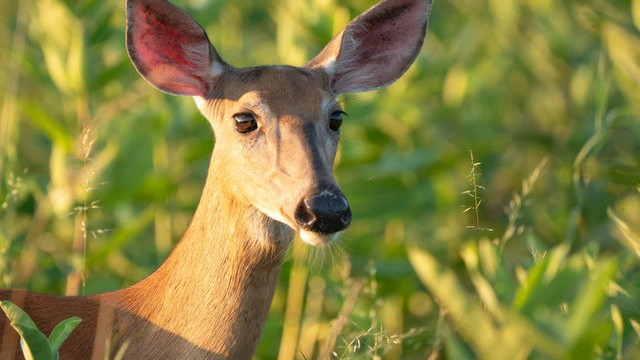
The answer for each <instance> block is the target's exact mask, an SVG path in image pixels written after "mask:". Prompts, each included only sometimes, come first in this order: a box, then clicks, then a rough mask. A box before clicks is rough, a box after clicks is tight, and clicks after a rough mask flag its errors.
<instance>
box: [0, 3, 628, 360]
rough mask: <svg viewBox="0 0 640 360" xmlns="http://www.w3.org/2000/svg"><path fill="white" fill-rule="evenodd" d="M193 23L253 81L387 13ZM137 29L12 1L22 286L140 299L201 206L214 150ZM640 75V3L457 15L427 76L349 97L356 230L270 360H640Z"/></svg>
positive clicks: (6, 159)
mask: <svg viewBox="0 0 640 360" xmlns="http://www.w3.org/2000/svg"><path fill="white" fill-rule="evenodd" d="M176 2H177V4H178V5H180V6H182V7H185V8H187V10H188V11H189V12H190V13H191V14H194V16H195V17H196V19H197V20H198V21H200V22H201V23H202V24H203V25H204V26H205V28H206V29H207V31H208V32H209V34H210V37H211V40H212V41H213V42H214V44H215V45H216V47H217V48H218V50H219V52H220V53H221V55H222V56H223V58H225V60H227V61H229V62H230V63H232V64H234V65H236V66H249V65H254V64H264V63H289V64H293V65H300V64H303V63H304V62H305V61H306V60H307V59H309V58H311V57H312V56H313V55H314V54H315V53H316V52H317V51H319V50H320V49H321V48H322V46H323V45H324V44H325V43H326V42H327V41H328V40H329V39H330V38H331V37H332V35H334V34H335V33H336V32H337V31H339V29H340V28H341V27H342V26H344V25H345V24H346V23H347V21H348V20H349V18H351V17H353V16H355V15H356V14H357V13H359V12H360V11H362V10H364V9H366V8H367V7H368V6H371V5H372V4H373V1H372V0H351V1H340V2H338V1H336V0H305V1H293V0H291V1H288V0H268V1H261V2H256V1H249V0H240V1H217V0H216V1H203V0H191V1H188V0H180V1H178V0H176ZM123 8H124V5H123V2H122V1H120V0H118V1H112V0H108V1H98V0H87V1H82V2H72V1H69V0H20V1H14V2H2V3H0V17H1V18H2V20H3V21H2V24H3V25H2V26H1V27H0V41H1V43H2V44H3V45H4V46H2V47H0V60H1V63H2V64H3V65H2V69H3V70H4V71H0V92H1V93H2V95H3V96H2V103H1V104H0V105H1V110H2V112H1V116H2V118H1V119H0V146H1V150H0V173H1V178H0V204H1V205H2V206H1V208H0V275H1V276H0V282H1V283H2V286H15V287H27V288H30V289H32V290H36V291H42V292H49V293H57V294H63V293H76V292H77V293H85V294H89V293H96V292H100V291H107V290H112V289H116V288H120V287H122V286H125V285H128V284H131V283H132V282H135V281H137V280H139V279H141V278H142V277H144V276H145V275H146V274H148V273H150V272H151V271H153V270H154V269H155V268H156V267H157V266H158V264H159V263H161V262H162V260H163V259H164V258H165V257H166V256H167V254H168V252H169V251H170V249H171V246H172V244H173V243H175V242H176V241H177V240H178V239H179V237H180V235H181V234H182V232H183V231H184V229H185V228H186V226H187V225H188V222H189V220H190V217H191V214H192V212H193V210H194V208H195V206H196V205H197V201H198V199H199V195H200V189H201V187H202V184H203V183H204V175H205V174H206V166H207V165H208V157H209V155H210V151H211V147H212V144H213V141H214V140H213V137H212V135H211V132H210V130H209V129H208V125H207V124H206V121H204V120H203V119H202V118H201V116H200V115H199V114H198V113H197V110H196V109H195V106H193V104H192V101H191V100H190V99H182V98H174V97H170V96H166V95H164V94H161V93H159V92H157V91H155V90H154V89H152V88H151V87H149V86H148V85H147V84H146V83H144V81H143V80H141V79H140V77H139V76H138V75H137V74H136V73H135V71H134V69H133V67H132V66H131V65H130V64H129V61H128V59H127V57H126V53H125V50H124V40H123V38H124V10H123ZM639 74H640V1H638V0H632V1H622V0H616V1H600V0H595V1H591V2H582V1H538V0H536V1H533V0H531V1H516V0H500V1H496V0H486V1H476V2H468V1H460V0H449V1H436V2H435V4H434V8H433V11H432V16H431V22H430V28H429V33H428V36H427V41H426V44H425V47H424V49H423V51H422V54H421V55H420V58H419V59H418V61H417V63H416V64H415V65H414V66H413V67H412V68H411V69H410V70H409V71H408V73H407V74H406V75H405V76H404V77H403V78H402V79H400V80H399V81H398V82H397V83H395V84H394V85H393V86H391V87H389V88H388V89H385V90H381V91H377V92H373V93H367V94H358V95H349V96H346V97H345V98H344V99H343V102H344V106H345V108H346V110H347V112H348V113H349V114H350V116H349V118H348V119H347V120H346V124H345V126H344V127H343V129H344V130H343V139H342V145H341V150H340V154H339V161H338V166H337V176H338V179H339V182H340V183H341V185H342V187H343V189H344V192H345V193H346V195H347V197H348V198H349V200H350V202H351V205H352V210H353V213H354V223H353V224H352V226H351V228H350V230H349V231H348V232H347V233H346V234H345V235H344V236H343V238H342V240H341V244H340V249H336V248H333V249H328V250H325V251H314V252H311V253H307V252H305V251H299V252H298V251H294V252H292V255H291V257H290V259H289V260H288V261H287V262H286V263H285V265H284V269H283V273H282V279H281V282H280V285H279V287H278V289H277V291H276V296H275V299H274V302H273V306H272V311H271V315H270V318H269V321H268V323H267V326H266V329H265V332H264V335H263V338H262V341H261V344H260V347H259V349H258V352H257V354H256V356H255V357H256V359H272V358H276V357H278V355H279V358H280V359H282V360H286V359H292V358H296V359H304V358H306V359H313V358H317V357H318V356H320V355H326V356H328V357H331V358H340V359H352V358H367V359H369V358H376V357H378V358H384V359H413V358H427V357H428V358H431V359H435V358H445V357H448V358H492V359H497V358H510V359H512V358H635V357H638V356H640V354H638V352H640V344H639V342H640V339H639V336H640V335H639V334H640V313H639V308H638V306H637V299H638V298H640V297H639V296H640V283H639V281H640V277H639V275H640V272H639V265H640V262H639V259H638V257H639V256H640V250H639V249H640V220H639V219H640V218H639V217H638V215H637V214H638V213H640V163H639V161H640V160H639V159H640V141H639V140H640V121H639V119H640V103H639V102H638V94H640V75H639ZM469 149H471V150H472V152H473V159H472V160H471V163H470V158H469ZM474 173H475V174H478V173H481V176H477V177H475V178H474V179H475V180H477V182H476V183H475V184H470V183H469V182H468V181H469V180H470V177H469V175H471V174H474ZM477 186H481V187H482V188H479V187H477ZM469 191H473V192H474V193H473V197H472V200H473V201H474V202H473V204H472V206H471V207H472V211H467V212H466V213H463V210H464V208H469V207H470V203H469V199H471V198H470V197H469V195H468V194H469ZM479 228H486V229H492V230H493V231H491V232H488V231H478V229H479ZM296 246H299V245H296ZM310 259H311V260H310ZM320 263H321V264H323V265H322V266H318V264H320Z"/></svg>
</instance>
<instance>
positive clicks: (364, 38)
mask: <svg viewBox="0 0 640 360" xmlns="http://www.w3.org/2000/svg"><path fill="white" fill-rule="evenodd" d="M430 10H431V0H383V1H381V2H380V3H378V4H377V5H375V6H374V7H372V8H371V9H369V10H367V11H366V12H364V13H363V14H361V15H360V16H358V17H356V18H355V19H354V20H352V21H351V22H350V23H349V24H348V25H347V27H346V28H345V29H344V30H342V31H341V32H340V33H339V34H338V35H337V36H336V37H335V38H334V39H333V40H331V42H329V44H327V46H326V47H325V48H324V49H323V50H322V51H321V52H320V53H319V54H318V55H317V56H316V57H315V58H314V59H313V60H311V61H309V62H308V63H307V64H306V65H305V66H307V67H310V68H322V69H324V71H325V72H326V73H327V74H328V75H329V77H330V78H331V87H332V89H333V91H334V92H336V93H337V94H341V93H346V92H361V91H369V90H374V89H377V88H381V87H384V86H387V85H389V84H391V83H392V82H394V81H395V80H397V79H398V78H399V77H400V76H402V74H404V73H405V72H406V71H407V69H408V68H409V66H411V64H412V63H413V61H414V60H415V59H416V57H417V56H418V53H419V52H420V49H421V48H422V44H423V42H424V36H425V33H426V30H427V22H428V19H429V12H430Z"/></svg>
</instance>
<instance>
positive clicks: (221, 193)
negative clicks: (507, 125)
mask: <svg viewBox="0 0 640 360" xmlns="http://www.w3.org/2000/svg"><path fill="white" fill-rule="evenodd" d="M430 10H431V0H383V1H380V2H379V3H378V4H376V5H374V6H373V7H372V8H370V9H369V10H367V11H365V12H363V13H362V14H360V15H359V16H357V17H356V18H354V19H353V20H352V21H351V22H350V23H349V24H348V25H347V26H346V27H345V28H344V29H343V30H342V31H341V32H340V33H339V34H338V35H336V36H335V37H334V38H333V39H332V40H331V41H330V42H329V43H328V44H327V45H326V46H325V47H324V48H323V49H322V50H321V51H320V52H319V53H318V55H317V56H315V57H314V58H313V59H311V60H310V61H309V62H307V63H306V64H305V65H303V66H300V67H297V66H290V65H268V66H255V67H247V68H236V67H233V66H232V65H230V64H228V63H226V62H225V61H224V60H223V59H222V58H221V57H220V55H219V53H218V51H217V50H216V49H215V47H214V46H213V45H212V44H211V42H210V41H209V37H208V35H207V33H206V32H205V30H204V29H203V28H202V27H201V26H200V25H199V24H198V23H197V22H196V21H195V20H193V19H192V18H191V17H190V16H189V15H188V14H187V13H186V12H185V11H183V10H182V9H180V8H179V7H177V6H176V5H174V4H172V3H170V2H169V1H167V0H127V3H126V46H127V50H128V54H129V57H130V59H131V61H132V63H133V65H134V67H135V69H136V70H137V71H138V72H139V74H140V75H141V76H142V77H143V78H144V79H145V80H146V81H147V82H149V83H150V84H151V85H153V86H154V87H155V88H157V89H159V90H161V91H163V92H166V93H169V94H172V95H179V96H191V97H193V98H194V100H195V104H196V106H197V107H198V109H199V110H200V112H201V113H202V115H203V116H204V117H205V118H206V119H207V120H208V122H209V123H210V125H211V127H212V130H213V134H214V136H215V144H214V146H213V151H212V156H211V161H210V164H209V170H208V174H207V177H206V181H205V184H204V188H203V190H202V196H201V199H200V202H199V203H198V206H197V209H196V210H195V213H194V215H193V218H192V221H191V223H190V225H189V226H188V228H187V230H186V231H185V233H184V235H183V237H182V238H181V240H180V241H179V242H178V243H177V245H176V246H175V247H174V249H173V250H172V251H171V253H170V255H169V256H168V258H167V259H166V261H165V262H164V263H163V264H162V265H161V266H160V267H159V268H158V269H157V270H156V271H155V272H153V273H152V274H150V275H149V276H148V277H146V278H144V279H143V280H141V281H140V282H138V283H136V284H134V285H132V286H129V287H126V288H123V289H119V290H116V291H113V292H107V293H101V294H95V295H90V296H67V297H64V296H53V295H45V294H39V293H35V292H30V291H27V290H22V289H3V290H0V299H2V300H9V301H11V302H13V303H14V304H16V305H18V306H19V307H21V308H22V309H24V310H25V311H26V312H27V313H28V314H29V315H30V316H31V317H32V319H33V320H34V322H35V323H36V325H37V326H38V327H39V328H40V329H41V330H42V331H43V332H44V333H45V334H48V333H49V332H50V331H51V330H52V328H53V327H54V326H55V325H56V324H57V323H59V322H60V321H62V320H63V319H65V318H67V317H70V316H79V317H80V318H81V319H82V323H81V324H80V325H79V326H78V327H77V328H76V329H75V330H74V332H73V333H71V335H70V337H69V338H68V339H67V341H66V342H65V343H64V344H63V345H62V347H61V348H60V357H61V359H104V358H105V357H107V358H111V356H113V355H114V354H116V353H117V354H119V355H120V356H122V358H124V359H250V358H251V357H252V355H253V353H254V351H255V349H256V346H257V344H258V341H259V339H260V336H261V333H262V329H263V327H264V325H265V322H266V318H267V314H268V311H269V307H270V305H271V301H272V298H273V296H274V292H275V289H276V285H277V282H278V278H279V274H280V268H281V265H282V264H283V262H284V260H285V252H286V250H287V248H288V247H289V245H290V244H291V243H292V241H293V238H294V235H295V234H296V233H297V234H298V235H299V237H300V239H301V240H302V241H303V242H305V243H307V244H309V245H310V246H323V245H326V244H328V243H331V242H332V241H334V240H335V238H336V237H337V235H338V234H339V233H340V232H342V231H343V230H345V229H346V228H347V227H348V226H349V225H350V223H351V218H352V214H351V209H350V207H349V203H348V201H347V199H346V197H345V195H344V194H343V193H342V191H341V189H340V187H339V186H338V184H337V181H336V179H335V177H334V173H333V170H334V169H333V168H334V162H335V158H336V153H337V151H338V140H339V137H340V127H341V125H342V122H343V115H344V114H345V112H344V110H343V109H342V107H341V105H340V103H339V102H338V97H339V96H340V95H341V94H345V93H353V92H364V91H370V90H375V89H379V88H382V87H385V86H387V85H389V84H391V83H393V82H394V81H396V80H397V79H398V78H400V77H401V76H402V75H403V74H404V73H405V72H406V71H407V69H408V68H409V67H410V66H411V65H412V63H413V62H414V61H415V59H416V58H417V56H418V54H419V53H420V51H421V49H422V45H423V42H424V38H425V33H426V30H427V22H428V18H429V13H430ZM14 358H16V359H20V358H22V355H21V352H20V345H19V338H18V335H17V333H16V332H15V331H13V329H12V328H11V327H10V325H9V322H8V321H7V318H6V317H5V316H4V314H2V315H0V359H14Z"/></svg>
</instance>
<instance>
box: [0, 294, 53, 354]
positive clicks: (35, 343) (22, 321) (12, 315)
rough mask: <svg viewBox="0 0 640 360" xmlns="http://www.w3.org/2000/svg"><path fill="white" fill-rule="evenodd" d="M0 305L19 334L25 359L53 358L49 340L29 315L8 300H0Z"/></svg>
mask: <svg viewBox="0 0 640 360" xmlns="http://www.w3.org/2000/svg"><path fill="white" fill-rule="evenodd" d="M0 307H2V310H3V311H4V313H5V314H6V315H7V318H9V321H10V323H11V326H12V327H13V328H14V329H15V330H16V331H17V332H18V334H19V335H20V338H21V340H22V343H21V345H22V351H23V353H24V356H25V358H26V359H27V360H29V359H34V360H54V354H53V351H51V346H50V345H49V340H47V337H46V336H44V334H43V333H42V332H40V330H38V328H37V327H36V324H35V323H34V322H33V321H32V320H31V318H30V317H29V315H27V314H26V313H25V312H24V311H22V309H20V308H19V307H18V306H16V305H14V304H13V303H11V302H9V301H2V302H1V303H0Z"/></svg>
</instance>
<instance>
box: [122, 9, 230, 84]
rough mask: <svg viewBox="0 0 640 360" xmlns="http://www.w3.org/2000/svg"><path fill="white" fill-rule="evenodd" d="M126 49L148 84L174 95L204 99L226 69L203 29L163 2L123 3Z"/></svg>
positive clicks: (179, 10)
mask: <svg viewBox="0 0 640 360" xmlns="http://www.w3.org/2000/svg"><path fill="white" fill-rule="evenodd" d="M127 50H128V52H129V57H130V58H131V61H132V62H133V64H134V66H135V67H136V69H137V70H138V72H139V73H140V74H141V75H142V76H143V77H144V78H145V79H146V80H147V81H148V82H149V83H151V84H152V85H154V86H155V87H157V88H158V89H160V90H162V91H165V92H167V93H170V94H174V95H189V96H200V97H205V96H206V95H207V94H209V92H210V91H211V90H212V88H213V85H214V83H215V81H216V77H217V76H220V75H221V74H222V73H223V72H224V70H225V68H226V67H228V65H227V64H226V63H225V62H224V61H223V60H222V59H221V58H220V57H219V55H218V54H217V52H216V50H215V48H214V47H213V45H211V43H210V42H209V38H208V37H207V34H206V33H205V31H204V29H202V27H201V26H200V25H199V24H198V23H197V22H196V21H195V20H193V19H192V18H191V17H190V16H189V15H187V14H186V13H185V12H184V11H182V10H181V9H180V8H178V7H177V6H175V5H173V4H171V3H170V2H168V1H166V0H128V1H127Z"/></svg>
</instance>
